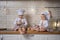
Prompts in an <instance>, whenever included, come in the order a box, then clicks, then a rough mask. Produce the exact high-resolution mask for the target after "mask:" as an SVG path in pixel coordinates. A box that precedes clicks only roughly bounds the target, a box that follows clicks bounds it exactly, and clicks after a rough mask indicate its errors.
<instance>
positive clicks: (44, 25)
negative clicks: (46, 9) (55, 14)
mask: <svg viewBox="0 0 60 40" xmlns="http://www.w3.org/2000/svg"><path fill="white" fill-rule="evenodd" d="M47 27H48V20H46V16H45V15H44V14H41V20H40V23H39V31H45V30H46V28H47Z"/></svg>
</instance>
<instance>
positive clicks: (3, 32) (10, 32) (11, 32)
mask: <svg viewBox="0 0 60 40" xmlns="http://www.w3.org/2000/svg"><path fill="white" fill-rule="evenodd" d="M0 34H20V32H19V31H0ZM27 34H60V32H37V31H31V30H29V31H27Z"/></svg>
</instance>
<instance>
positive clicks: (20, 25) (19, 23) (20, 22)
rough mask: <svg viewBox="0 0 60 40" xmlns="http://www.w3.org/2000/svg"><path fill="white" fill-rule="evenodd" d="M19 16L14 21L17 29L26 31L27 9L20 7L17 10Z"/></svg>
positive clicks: (22, 31)
mask: <svg viewBox="0 0 60 40" xmlns="http://www.w3.org/2000/svg"><path fill="white" fill-rule="evenodd" d="M17 12H18V17H17V18H16V19H15V21H14V25H15V30H17V29H18V30H19V32H20V33H25V29H26V27H27V20H26V18H24V12H25V10H23V9H19V10H17Z"/></svg>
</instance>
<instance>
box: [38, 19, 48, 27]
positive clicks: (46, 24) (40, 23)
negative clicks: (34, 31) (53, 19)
mask: <svg viewBox="0 0 60 40" xmlns="http://www.w3.org/2000/svg"><path fill="white" fill-rule="evenodd" d="M42 22H43V24H42ZM42 25H43V26H44V27H48V21H47V20H44V21H42V20H40V22H39V26H42Z"/></svg>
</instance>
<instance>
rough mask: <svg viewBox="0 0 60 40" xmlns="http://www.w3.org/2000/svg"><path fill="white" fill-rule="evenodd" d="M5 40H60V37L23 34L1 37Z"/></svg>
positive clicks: (0, 36)
mask: <svg viewBox="0 0 60 40" xmlns="http://www.w3.org/2000/svg"><path fill="white" fill-rule="evenodd" d="M1 38H2V39H3V40H60V35H52V34H32V35H31V34H30V35H21V34H3V35H0V40H1Z"/></svg>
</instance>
